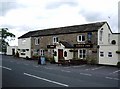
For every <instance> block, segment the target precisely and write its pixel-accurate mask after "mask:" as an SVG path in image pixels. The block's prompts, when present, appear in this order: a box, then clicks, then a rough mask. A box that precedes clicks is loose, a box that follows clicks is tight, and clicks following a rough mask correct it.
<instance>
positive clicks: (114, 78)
mask: <svg viewBox="0 0 120 89" xmlns="http://www.w3.org/2000/svg"><path fill="white" fill-rule="evenodd" d="M105 78H107V79H113V80H119V79H118V78H112V77H105Z"/></svg>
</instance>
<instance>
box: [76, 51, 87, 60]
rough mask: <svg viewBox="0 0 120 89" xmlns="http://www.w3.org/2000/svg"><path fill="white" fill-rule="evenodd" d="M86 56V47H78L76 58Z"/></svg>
mask: <svg viewBox="0 0 120 89" xmlns="http://www.w3.org/2000/svg"><path fill="white" fill-rule="evenodd" d="M80 51H81V52H80ZM84 51H85V53H84ZM84 56H85V57H84ZM86 56H87V50H86V49H79V50H78V58H80V59H86Z"/></svg>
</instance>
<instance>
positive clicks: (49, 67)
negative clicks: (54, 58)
mask: <svg viewBox="0 0 120 89" xmlns="http://www.w3.org/2000/svg"><path fill="white" fill-rule="evenodd" d="M44 68H45V69H50V70H52V69H53V68H50V67H44Z"/></svg>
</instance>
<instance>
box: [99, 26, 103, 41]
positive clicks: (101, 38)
mask: <svg viewBox="0 0 120 89" xmlns="http://www.w3.org/2000/svg"><path fill="white" fill-rule="evenodd" d="M99 40H100V41H103V28H102V29H101V30H100V34H99Z"/></svg>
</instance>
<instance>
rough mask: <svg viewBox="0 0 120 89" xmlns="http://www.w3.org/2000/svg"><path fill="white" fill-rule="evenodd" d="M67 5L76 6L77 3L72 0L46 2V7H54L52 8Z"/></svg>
mask: <svg viewBox="0 0 120 89" xmlns="http://www.w3.org/2000/svg"><path fill="white" fill-rule="evenodd" d="M65 4H66V5H69V6H77V5H78V3H77V2H76V1H75V0H74V1H73V0H69V1H63V0H61V1H60V2H51V3H48V5H47V6H46V8H47V9H54V8H58V7H60V6H62V5H65Z"/></svg>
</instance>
